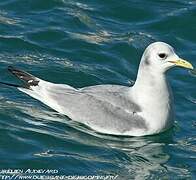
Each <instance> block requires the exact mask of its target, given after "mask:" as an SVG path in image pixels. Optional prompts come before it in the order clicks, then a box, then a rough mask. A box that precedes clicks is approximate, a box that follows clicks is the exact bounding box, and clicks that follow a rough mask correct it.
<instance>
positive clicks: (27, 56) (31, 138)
mask: <svg viewBox="0 0 196 180" xmlns="http://www.w3.org/2000/svg"><path fill="white" fill-rule="evenodd" d="M195 32H196V1H194V0H172V1H168V0H164V1H163V0H148V1H147V0H138V1H136V0H126V1H118V0H104V1H101V0H99V1H98V0H88V1H87V0H77V1H75V0H28V1H27V0H26V1H25V0H1V1H0V81H5V80H6V81H9V82H14V83H15V82H16V79H14V78H13V76H11V75H10V74H9V73H8V71H7V66H8V65H14V66H16V67H19V68H21V69H24V70H26V71H28V72H30V73H32V74H34V75H36V76H38V77H41V78H42V79H45V80H48V81H52V82H56V83H67V84H69V85H72V86H74V87H84V86H89V85H96V84H108V83H111V84H122V85H130V84H132V83H133V82H134V80H135V78H136V73H137V68H138V64H139V61H140V58H141V55H142V52H143V51H144V49H145V47H146V46H147V45H148V44H149V43H151V42H154V41H164V42H167V43H169V44H171V45H172V46H173V47H175V49H176V52H177V54H178V55H179V56H181V57H182V58H184V59H187V60H189V61H190V62H192V64H193V65H195V66H196V61H195V57H196V36H195ZM168 76H169V79H170V83H171V86H172V88H173V92H174V97H175V107H176V121H175V125H174V128H173V129H171V130H169V131H167V132H165V133H162V134H159V135H156V136H149V137H137V138H134V137H132V138H131V137H116V136H106V135H101V134H98V133H96V132H94V131H92V130H89V129H87V128H86V127H84V126H83V125H81V124H78V123H75V122H73V121H71V120H69V119H68V118H67V117H65V116H62V115H60V114H58V113H56V112H54V111H53V110H51V109H50V108H48V107H46V106H44V105H43V104H41V103H40V102H38V101H36V100H34V99H32V98H30V97H29V96H27V95H25V94H23V93H21V92H19V91H17V90H16V89H14V88H8V87H6V86H0V89H1V90H0V170H1V169H9V168H11V169H22V170H26V169H28V168H31V169H55V170H58V173H56V175H104V176H106V175H115V176H118V177H117V179H120V180H124V179H125V180H126V179H127V180H130V179H196V171H195V170H196V136H195V135H196V133H195V130H196V112H195V111H196V91H195V89H196V76H195V74H194V73H193V74H192V75H191V74H190V73H189V72H187V71H186V70H183V69H180V68H176V69H173V70H171V71H170V72H169V74H168ZM35 174H39V173H35ZM1 175H2V173H0V178H2V176H1ZM50 175H51V173H50Z"/></svg>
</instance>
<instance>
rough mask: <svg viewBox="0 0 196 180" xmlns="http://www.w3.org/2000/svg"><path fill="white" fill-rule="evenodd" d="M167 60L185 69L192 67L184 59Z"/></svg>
mask: <svg viewBox="0 0 196 180" xmlns="http://www.w3.org/2000/svg"><path fill="white" fill-rule="evenodd" d="M169 62H170V63H173V64H175V65H176V66H180V67H184V68H187V69H194V68H193V65H192V64H191V63H189V62H188V61H185V60H184V59H177V60H174V61H169Z"/></svg>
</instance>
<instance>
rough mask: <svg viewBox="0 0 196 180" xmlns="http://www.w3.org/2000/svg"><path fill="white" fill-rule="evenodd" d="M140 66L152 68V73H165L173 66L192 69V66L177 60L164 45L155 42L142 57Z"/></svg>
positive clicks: (168, 46)
mask: <svg viewBox="0 0 196 180" xmlns="http://www.w3.org/2000/svg"><path fill="white" fill-rule="evenodd" d="M140 66H142V67H146V68H148V67H150V68H153V69H154V71H158V72H161V73H165V72H166V71H167V70H168V69H170V68H171V67H174V66H181V67H184V68H188V69H193V66H192V65H191V64H190V63H189V62H187V61H185V60H183V59H181V58H179V57H178V56H177V55H176V54H175V52H174V49H173V48H172V47H171V46H170V45H168V44H166V43H164V42H155V43H152V44H150V45H149V46H148V47H147V48H146V50H145V51H144V54H143V56H142V61H141V64H140Z"/></svg>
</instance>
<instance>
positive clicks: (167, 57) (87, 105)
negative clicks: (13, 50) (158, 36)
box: [4, 42, 193, 136]
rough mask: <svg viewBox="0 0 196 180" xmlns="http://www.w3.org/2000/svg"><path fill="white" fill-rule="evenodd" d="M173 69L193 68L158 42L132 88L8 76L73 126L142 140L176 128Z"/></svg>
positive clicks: (21, 74) (16, 72)
mask: <svg viewBox="0 0 196 180" xmlns="http://www.w3.org/2000/svg"><path fill="white" fill-rule="evenodd" d="M173 66H181V67H185V68H190V69H192V68H193V67H192V65H191V64H190V63H188V62H187V61H185V60H182V59H180V58H179V57H178V56H177V55H176V54H175V53H174V50H173V48H172V47H171V46H169V45H168V44H166V43H163V42H156V43H153V44H151V45H150V46H148V47H147V49H146V50H145V52H144V54H143V56H142V59H141V62H140V66H139V70H138V74H137V79H136V81H135V84H134V85H133V87H127V86H120V85H96V86H90V87H84V88H81V89H76V88H73V87H71V86H69V85H66V84H65V85H63V84H55V83H51V82H47V81H44V80H42V79H39V78H37V77H34V76H33V75H31V74H28V73H26V72H24V71H21V70H18V69H15V68H13V67H10V68H9V71H10V72H11V73H12V74H14V75H15V76H17V77H18V78H19V79H21V80H22V81H23V82H24V86H22V87H17V85H14V86H15V87H17V88H18V89H19V90H20V91H22V92H24V93H26V94H28V95H30V96H31V97H33V98H35V99H37V100H39V101H41V102H43V103H44V104H46V105H47V106H49V107H51V108H52V109H54V110H56V111H57V112H59V113H62V114H64V115H67V116H68V117H69V118H71V119H72V120H74V121H78V122H81V123H83V124H85V125H87V126H89V127H90V128H92V129H94V130H96V131H98V132H100V133H106V134H114V135H129V136H143V135H151V134H156V133H160V132H162V131H164V130H166V129H168V128H170V127H171V126H172V124H173V121H174V108H173V96H172V91H171V89H170V86H169V84H168V81H167V78H166V71H167V70H168V69H170V68H171V67H173ZM4 84H6V83H4ZM7 84H8V85H10V84H9V83H7Z"/></svg>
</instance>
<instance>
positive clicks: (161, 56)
mask: <svg viewBox="0 0 196 180" xmlns="http://www.w3.org/2000/svg"><path fill="white" fill-rule="evenodd" d="M159 57H160V58H161V59H166V58H167V55H166V54H165V53H160V54H159Z"/></svg>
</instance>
